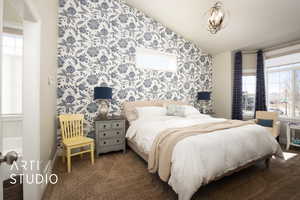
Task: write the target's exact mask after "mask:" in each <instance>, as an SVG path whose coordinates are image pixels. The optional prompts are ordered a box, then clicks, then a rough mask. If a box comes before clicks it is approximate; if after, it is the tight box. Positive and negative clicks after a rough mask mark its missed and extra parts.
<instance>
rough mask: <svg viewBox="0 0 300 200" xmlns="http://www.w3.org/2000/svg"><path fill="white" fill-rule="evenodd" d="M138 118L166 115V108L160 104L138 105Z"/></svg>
mask: <svg viewBox="0 0 300 200" xmlns="http://www.w3.org/2000/svg"><path fill="white" fill-rule="evenodd" d="M136 111H137V116H138V119H145V118H153V117H158V116H165V115H166V113H167V110H166V108H164V107H160V106H147V107H137V108H136Z"/></svg>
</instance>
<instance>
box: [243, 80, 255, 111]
mask: <svg viewBox="0 0 300 200" xmlns="http://www.w3.org/2000/svg"><path fill="white" fill-rule="evenodd" d="M242 79H243V80H242V81H243V85H242V88H243V97H242V99H243V104H242V106H243V116H245V117H253V116H254V109H255V87H256V76H255V75H244V76H243V78H242Z"/></svg>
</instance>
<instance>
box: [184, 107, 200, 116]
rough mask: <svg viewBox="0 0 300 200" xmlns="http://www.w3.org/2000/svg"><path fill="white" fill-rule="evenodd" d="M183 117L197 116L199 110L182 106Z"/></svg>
mask: <svg viewBox="0 0 300 200" xmlns="http://www.w3.org/2000/svg"><path fill="white" fill-rule="evenodd" d="M183 107H184V116H185V117H187V116H190V115H199V114H201V113H200V112H199V110H198V109H197V108H195V107H194V106H188V105H184V106H183Z"/></svg>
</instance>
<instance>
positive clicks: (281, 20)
mask: <svg viewBox="0 0 300 200" xmlns="http://www.w3.org/2000/svg"><path fill="white" fill-rule="evenodd" d="M126 2H127V3H128V4H129V5H131V6H133V7H136V8H138V9H139V10H141V11H143V12H144V13H146V14H147V15H149V16H150V17H153V18H154V19H156V20H157V21H159V22H161V23H162V24H164V25H166V26H167V27H169V28H170V29H172V30H173V31H175V32H177V33H179V34H180V35H182V36H183V37H185V38H186V39H189V40H191V41H193V42H194V43H196V44H197V45H198V46H199V47H200V48H202V49H203V50H204V51H206V52H207V53H210V54H217V53H221V52H224V51H229V50H236V49H245V50H246V49H249V50H252V49H258V48H267V47H272V46H274V45H279V44H282V43H286V42H291V41H295V40H299V39H300V11H299V10H300V1H299V0H240V1H237V0H222V2H223V4H224V6H225V8H226V9H227V10H228V11H229V12H230V21H229V24H228V25H227V27H226V28H225V29H223V30H221V31H220V32H218V33H217V34H216V35H211V34H210V33H208V31H207V30H206V27H205V25H204V24H205V22H204V19H203V14H204V13H205V12H206V11H207V10H208V9H209V8H210V7H211V6H212V5H213V4H214V3H215V2H216V1H212V0H126Z"/></svg>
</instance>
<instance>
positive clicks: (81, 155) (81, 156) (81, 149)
mask: <svg viewBox="0 0 300 200" xmlns="http://www.w3.org/2000/svg"><path fill="white" fill-rule="evenodd" d="M80 151H83V147H81V148H80ZM82 158H83V153H82V154H80V159H81V160H82Z"/></svg>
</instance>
